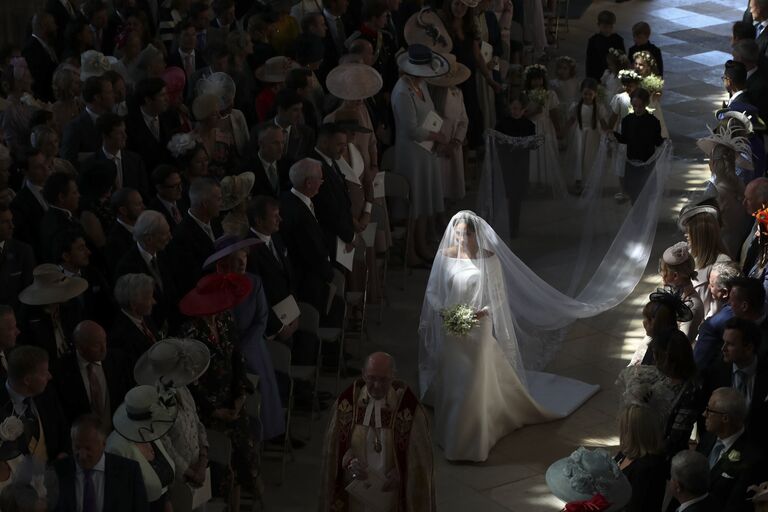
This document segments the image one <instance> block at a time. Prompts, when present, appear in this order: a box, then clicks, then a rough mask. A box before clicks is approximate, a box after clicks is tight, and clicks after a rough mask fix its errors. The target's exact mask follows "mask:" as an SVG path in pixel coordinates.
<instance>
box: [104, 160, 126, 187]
mask: <svg viewBox="0 0 768 512" xmlns="http://www.w3.org/2000/svg"><path fill="white" fill-rule="evenodd" d="M107 158H108V159H109V160H112V162H113V163H114V164H115V169H116V170H117V174H115V190H119V189H121V188H123V162H122V159H121V158H120V157H118V156H115V155H107Z"/></svg>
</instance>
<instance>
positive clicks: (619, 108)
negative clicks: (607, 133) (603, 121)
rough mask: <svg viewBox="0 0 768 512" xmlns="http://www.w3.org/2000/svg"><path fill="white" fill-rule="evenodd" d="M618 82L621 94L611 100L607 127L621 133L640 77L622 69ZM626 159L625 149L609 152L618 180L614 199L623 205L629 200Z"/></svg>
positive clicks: (619, 148)
mask: <svg viewBox="0 0 768 512" xmlns="http://www.w3.org/2000/svg"><path fill="white" fill-rule="evenodd" d="M619 80H620V81H621V86H622V87H623V88H624V91H623V92H620V93H619V94H615V95H614V96H613V98H611V106H610V110H611V117H610V119H609V120H608V126H609V127H610V129H611V130H616V131H618V132H621V121H622V120H623V119H624V118H625V117H626V116H627V114H629V113H630V112H631V111H632V100H631V99H630V97H631V96H632V93H633V92H635V89H637V87H638V86H639V84H640V75H638V74H637V73H636V72H635V71H634V70H632V69H623V70H621V71H619ZM625 159H626V147H624V146H621V147H618V146H614V147H613V151H612V152H611V166H610V168H611V169H613V172H614V174H615V175H616V176H617V177H618V178H619V192H618V193H617V194H616V195H615V196H614V199H615V200H616V201H617V202H619V203H623V202H625V201H627V199H629V196H627V195H626V194H625V193H624V161H625Z"/></svg>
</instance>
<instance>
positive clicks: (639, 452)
mask: <svg viewBox="0 0 768 512" xmlns="http://www.w3.org/2000/svg"><path fill="white" fill-rule="evenodd" d="M619 444H620V448H621V452H622V453H623V454H624V455H625V456H626V457H629V458H630V459H639V458H640V457H644V456H645V455H655V454H659V453H663V452H664V431H663V429H662V423H661V418H660V417H659V413H658V412H657V411H656V410H654V409H653V408H651V407H650V406H649V405H648V404H642V405H637V404H629V405H627V406H625V407H624V409H623V410H622V411H621V413H620V414H619Z"/></svg>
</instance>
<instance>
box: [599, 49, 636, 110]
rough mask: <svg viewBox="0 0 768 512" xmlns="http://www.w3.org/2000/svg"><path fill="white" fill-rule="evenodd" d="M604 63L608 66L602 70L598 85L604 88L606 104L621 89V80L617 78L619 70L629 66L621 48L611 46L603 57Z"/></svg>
mask: <svg viewBox="0 0 768 512" xmlns="http://www.w3.org/2000/svg"><path fill="white" fill-rule="evenodd" d="M605 63H606V65H607V66H608V67H607V68H606V69H605V71H603V76H602V77H600V85H602V86H603V89H605V101H606V106H608V103H609V102H610V101H611V98H613V96H614V95H615V94H619V93H620V92H621V91H622V87H621V81H620V80H619V71H621V70H622V69H627V68H628V67H629V59H628V58H627V55H626V54H625V53H624V52H622V51H621V50H617V49H616V48H611V49H610V50H608V56H607V57H606V58H605Z"/></svg>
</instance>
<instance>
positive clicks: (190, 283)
mask: <svg viewBox="0 0 768 512" xmlns="http://www.w3.org/2000/svg"><path fill="white" fill-rule="evenodd" d="M221 201H222V195H221V186H220V185H219V183H218V182H217V181H216V180H214V179H213V178H198V179H196V180H195V181H193V182H192V185H190V187H189V203H190V205H189V210H187V213H186V215H184V219H183V220H182V221H181V223H180V224H179V225H178V226H176V227H175V228H174V230H173V240H172V241H171V244H170V247H169V251H170V253H171V254H172V256H173V262H174V271H175V274H176V285H177V286H178V293H179V296H184V295H185V294H186V293H187V292H188V291H189V290H191V289H192V288H194V287H195V285H196V284H197V281H198V280H199V279H200V276H202V274H203V263H204V262H205V260H206V259H208V256H210V255H211V254H213V253H214V252H215V248H214V246H213V242H214V240H216V239H217V238H218V237H220V236H221V235H222V234H223V233H224V230H223V229H222V228H221V222H219V219H218V218H219V212H220V211H221Z"/></svg>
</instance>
